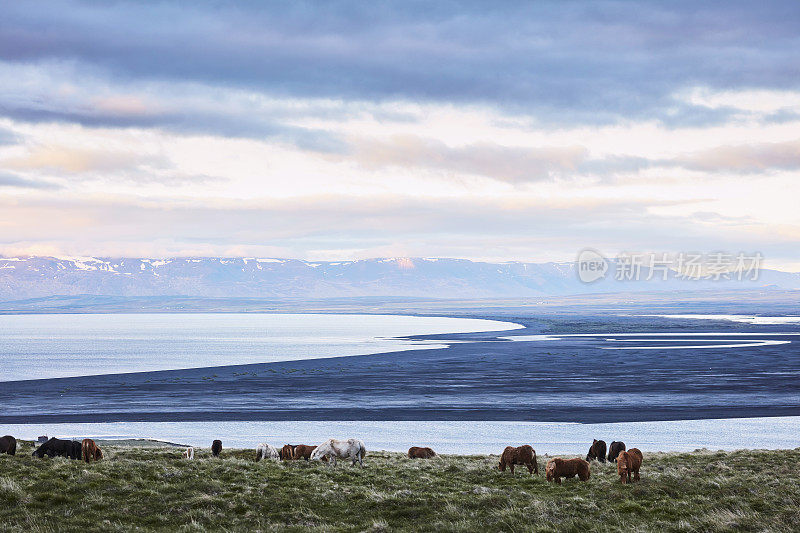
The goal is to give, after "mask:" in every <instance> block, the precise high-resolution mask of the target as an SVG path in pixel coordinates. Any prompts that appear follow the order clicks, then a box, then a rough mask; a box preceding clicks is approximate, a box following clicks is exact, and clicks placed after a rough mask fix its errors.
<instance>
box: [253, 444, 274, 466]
mask: <svg viewBox="0 0 800 533" xmlns="http://www.w3.org/2000/svg"><path fill="white" fill-rule="evenodd" d="M261 459H272V460H274V461H277V460H278V459H280V454H279V453H278V450H276V449H275V447H274V446H270V445H269V444H265V443H263V442H262V443H261V444H259V445H258V447H257V448H256V462H258V461H260V460H261Z"/></svg>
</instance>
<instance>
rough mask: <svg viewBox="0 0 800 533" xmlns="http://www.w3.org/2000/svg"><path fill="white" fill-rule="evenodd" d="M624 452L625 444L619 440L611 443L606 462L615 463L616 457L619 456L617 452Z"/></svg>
mask: <svg viewBox="0 0 800 533" xmlns="http://www.w3.org/2000/svg"><path fill="white" fill-rule="evenodd" d="M624 451H625V443H624V442H622V441H619V440H613V441H611V444H609V446H608V460H609V461H614V462H615V463H616V462H617V456H619V452H624Z"/></svg>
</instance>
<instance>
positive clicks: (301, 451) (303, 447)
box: [292, 444, 317, 461]
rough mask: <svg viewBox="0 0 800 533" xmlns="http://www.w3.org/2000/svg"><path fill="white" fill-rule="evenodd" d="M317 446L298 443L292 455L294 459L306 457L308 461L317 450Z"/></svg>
mask: <svg viewBox="0 0 800 533" xmlns="http://www.w3.org/2000/svg"><path fill="white" fill-rule="evenodd" d="M316 449H317V447H316V446H309V445H308V444H298V445H297V446H295V447H294V454H293V455H292V457H293V458H294V459H305V460H306V461H308V460H309V459H310V458H311V454H312V453H314V450H316Z"/></svg>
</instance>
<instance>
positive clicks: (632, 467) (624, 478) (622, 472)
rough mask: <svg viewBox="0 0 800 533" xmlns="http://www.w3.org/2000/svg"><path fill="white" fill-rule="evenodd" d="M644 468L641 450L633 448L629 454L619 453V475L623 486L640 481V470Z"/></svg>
mask: <svg viewBox="0 0 800 533" xmlns="http://www.w3.org/2000/svg"><path fill="white" fill-rule="evenodd" d="M641 466H642V452H641V451H639V448H631V449H630V450H628V451H627V452H619V455H618V456H617V474H619V480H620V482H622V484H623V485H624V484H626V483H631V476H633V481H639V468H641Z"/></svg>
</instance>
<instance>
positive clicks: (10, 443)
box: [0, 435, 17, 455]
mask: <svg viewBox="0 0 800 533" xmlns="http://www.w3.org/2000/svg"><path fill="white" fill-rule="evenodd" d="M0 453H7V454H8V455H14V454H16V453H17V439H15V438H14V437H12V436H11V435H6V436H5V437H0Z"/></svg>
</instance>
